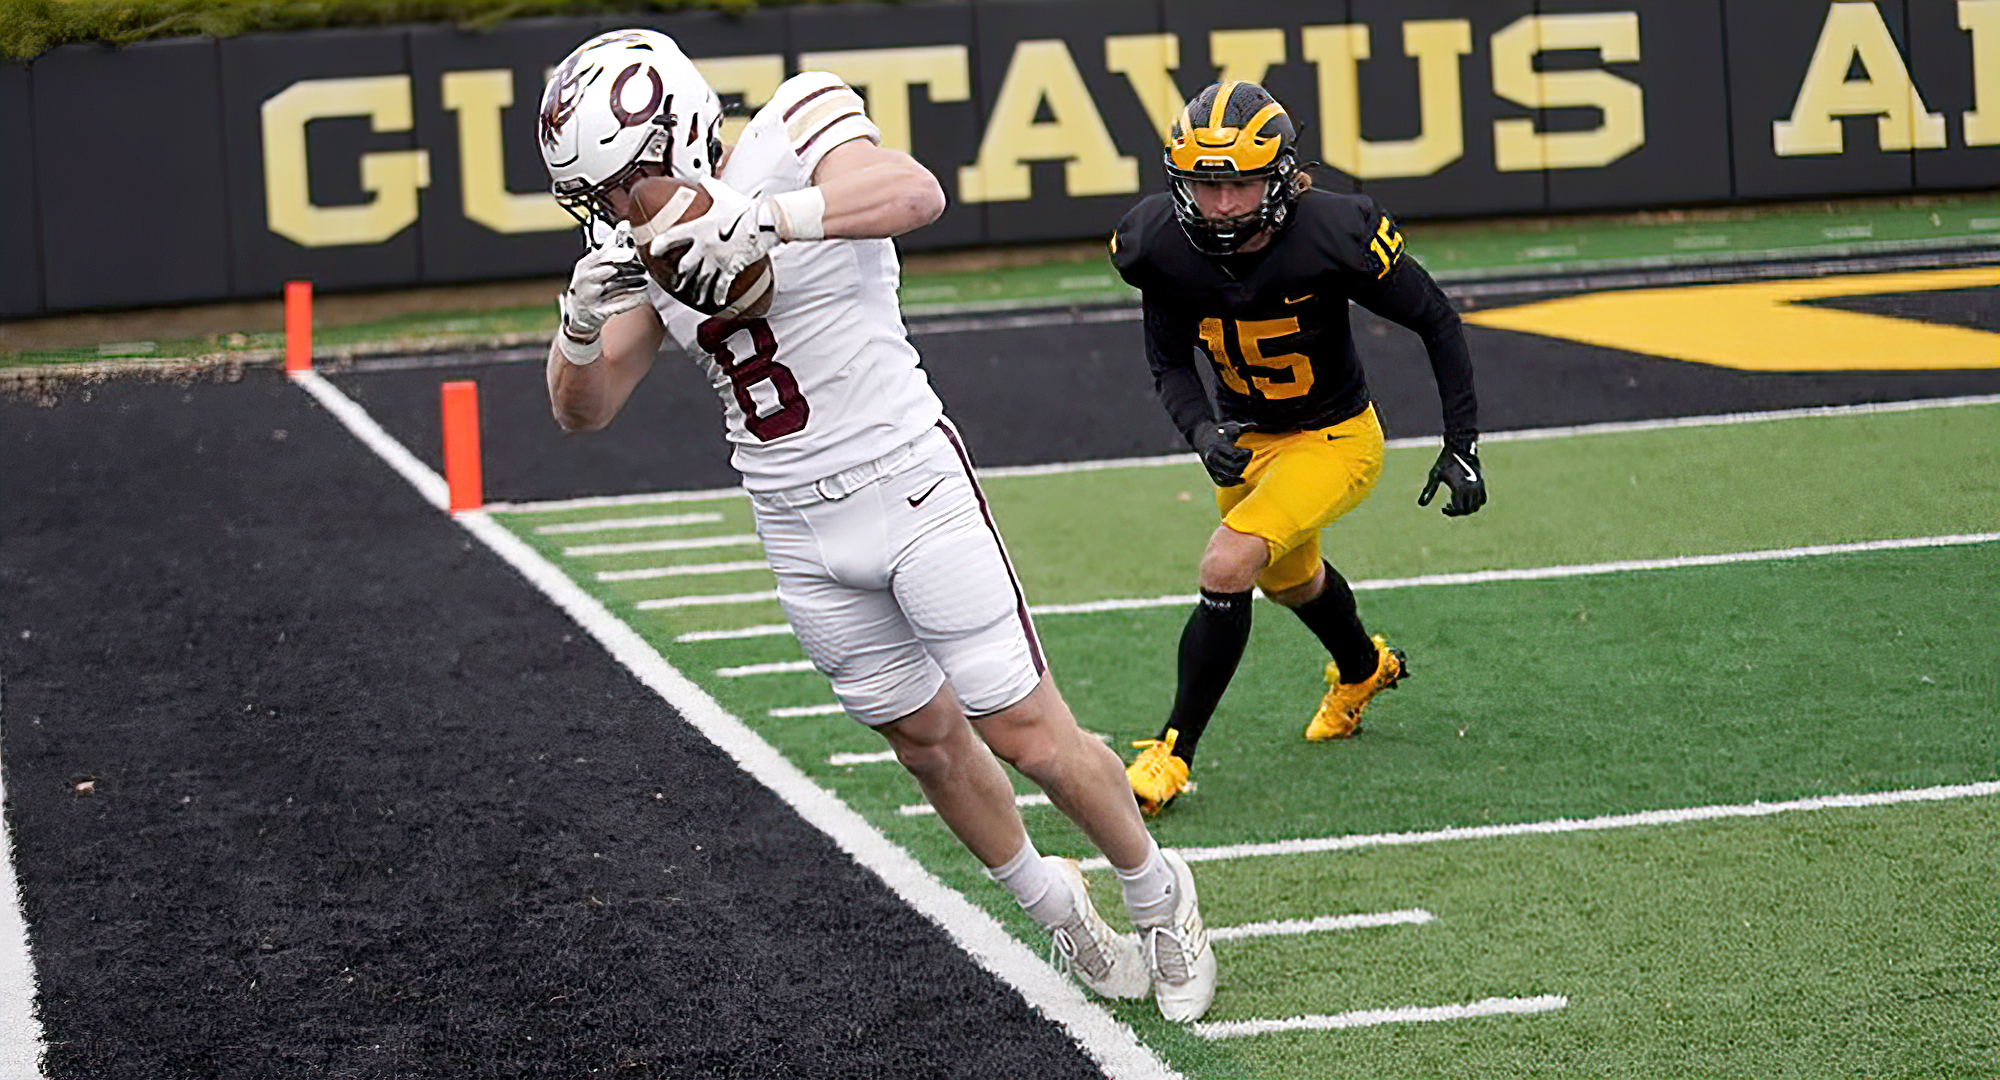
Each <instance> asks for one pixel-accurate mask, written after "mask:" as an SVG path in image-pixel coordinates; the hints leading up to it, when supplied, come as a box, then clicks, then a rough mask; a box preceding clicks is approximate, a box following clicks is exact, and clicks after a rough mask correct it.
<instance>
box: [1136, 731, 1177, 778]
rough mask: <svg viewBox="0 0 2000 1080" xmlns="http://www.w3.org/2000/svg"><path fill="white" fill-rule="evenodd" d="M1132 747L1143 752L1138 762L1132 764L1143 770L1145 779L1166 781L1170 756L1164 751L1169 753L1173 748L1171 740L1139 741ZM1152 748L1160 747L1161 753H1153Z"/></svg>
mask: <svg viewBox="0 0 2000 1080" xmlns="http://www.w3.org/2000/svg"><path fill="white" fill-rule="evenodd" d="M1132 745H1133V746H1135V747H1137V748H1139V749H1140V750H1143V751H1145V753H1142V754H1140V755H1139V760H1138V761H1136V762H1134V764H1136V765H1138V766H1139V767H1140V768H1142V769H1144V770H1145V772H1146V779H1148V780H1165V779H1167V760H1168V758H1169V757H1170V756H1171V755H1170V754H1169V753H1167V752H1166V751H1171V750H1172V749H1173V748H1174V743H1173V740H1172V739H1141V740H1139V741H1138V742H1135V743H1133V744H1132ZM1154 747H1161V748H1162V752H1161V753H1158V754H1155V753H1153V752H1152V751H1153V748H1154Z"/></svg>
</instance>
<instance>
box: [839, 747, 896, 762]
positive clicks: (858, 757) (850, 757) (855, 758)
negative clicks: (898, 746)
mask: <svg viewBox="0 0 2000 1080" xmlns="http://www.w3.org/2000/svg"><path fill="white" fill-rule="evenodd" d="M894 760H896V752H895V751H894V750H877V751H876V752H874V753H872V754H835V755H833V756H832V757H830V758H827V759H826V763H827V764H828V765H881V764H883V763H885V762H890V761H894Z"/></svg>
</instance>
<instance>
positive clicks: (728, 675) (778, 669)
mask: <svg viewBox="0 0 2000 1080" xmlns="http://www.w3.org/2000/svg"><path fill="white" fill-rule="evenodd" d="M812 669H813V662H812V661H810V660H780V661H778V662H777V663H775V664H744V665H743V666H742V667H722V668H716V669H715V673H716V674H717V675H719V676H721V677H722V678H725V679H740V678H742V677H744V676H745V675H783V674H785V673H787V672H792V671H811V670H812Z"/></svg>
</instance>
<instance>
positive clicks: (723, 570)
mask: <svg viewBox="0 0 2000 1080" xmlns="http://www.w3.org/2000/svg"><path fill="white" fill-rule="evenodd" d="M770 568H771V564H770V563H767V562H765V561H764V560H762V559H743V560H741V561H738V562H712V563H690V564H688V565H686V566H647V567H642V568H640V569H638V570H599V571H598V572H597V580H599V581H648V580H651V579H653V578H663V577H683V576H686V575H688V574H734V573H739V572H741V571H744V570H768V569H770Z"/></svg>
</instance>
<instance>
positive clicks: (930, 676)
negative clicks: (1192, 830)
mask: <svg viewBox="0 0 2000 1080" xmlns="http://www.w3.org/2000/svg"><path fill="white" fill-rule="evenodd" d="M721 122H722V109H721V103H720V101H719V99H718V98H717V97H716V95H715V93H714V91H713V90H711V89H710V88H709V86H708V84H707V83H706V81H704V80H703V79H702V77H701V75H700V73H699V72H698V71H697V70H696V69H695V67H694V65H693V64H692V63H690V62H689V61H688V59H687V58H686V56H684V55H683V54H682V53H681V51H680V49H679V48H678V46H676V45H675V43H674V42H673V40H672V39H671V38H668V37H666V36H665V35H662V34H659V33H655V32H652V31H645V30H624V31H615V32H612V33H608V34H604V35H600V36H599V37H596V38H593V39H592V40H590V41H588V42H585V43H584V44H583V45H582V46H580V47H579V48H578V49H577V50H576V51H575V52H573V53H571V54H570V56H569V57H568V59H566V60H564V61H563V63H562V64H561V65H560V66H559V67H557V68H556V70H555V72H554V74H553V75H552V76H551V78H550V80H549V84H548V88H547V91H546V92H545V94H544V96H543V101H542V108H541V120H540V142H541V149H542V154H543V159H544V161H545V162H546V163H547V165H548V167H549V175H550V179H551V181H552V186H553V190H554V191H555V193H556V197H557V198H558V200H560V201H561V202H562V203H563V204H564V205H565V206H568V207H570V208H571V210H572V212H573V213H576V214H577V216H578V218H579V219H580V220H582V221H583V222H584V224H585V226H586V229H587V232H588V235H589V236H590V238H591V240H592V241H593V243H592V246H591V248H590V250H589V251H587V252H586V253H585V254H584V256H583V257H582V258H581V259H579V260H578V261H577V264H576V269H575V272H574V274H573V275H572V277H571V282H570V287H569V289H568V291H567V292H565V293H564V294H563V296H562V298H561V308H562V316H563V321H562V329H561V330H560V331H558V332H557V334H556V337H555V340H554V341H553V342H552V343H551V344H550V347H549V360H548V384H549V396H550V401H551V403H552V405H553V407H554V411H555V414H556V418H557V420H558V422H560V423H561V424H562V426H563V427H564V428H565V429H567V430H570V431H585V430H592V429H596V428H600V427H603V426H604V425H605V424H607V423H609V422H610V421H611V419H612V417H613V416H615V415H616V414H617V412H618V411H619V409H620V408H621V407H622V406H623V405H624V403H625V401H626V399H627V398H628V397H629V396H630V394H631V392H632V390H633V388H634V387H635V386H636V385H637V383H638V381H639V379H640V378H641V377H642V376H644V375H645V373H646V371H647V370H648V369H649V368H650V367H651V366H652V363H653V358H654V354H655V352H656V351H657V350H658V349H659V347H660V345H661V343H662V341H663V340H664V338H665V337H666V335H668V334H671V335H672V336H673V337H674V339H675V340H676V341H677V342H678V343H679V344H680V345H681V347H682V348H683V349H684V350H685V351H686V352H687V353H688V354H689V355H691V356H693V357H694V358H695V359H696V361H697V362H698V363H699V364H701V366H702V367H703V369H704V370H705V371H706V373H707V374H708V377H709V381H710V383H711V384H712V385H713V386H714V388H715V390H716V392H717V394H718V396H719V397H720V398H721V402H722V407H723V412H724V413H725V415H726V418H727V431H728V438H729V440H730V442H731V444H732V446H733V452H732V457H731V461H732V463H733V464H734V466H735V468H736V469H737V471H738V472H739V473H741V474H742V477H743V486H744V488H745V489H746V491H747V492H748V494H749V496H750V501H751V505H752V507H753V508H754V511H755V515H756V521H757V532H758V535H759V537H760V538H761V539H762V540H763V543H764V549H765V554H766V556H767V558H768V559H769V561H770V564H771V569H772V570H773V571H774V572H775V574H776V575H777V581H778V599H779V602H780V604H781V606H782V607H783V608H784V611H785V617H786V619H787V620H788V621H789V622H790V623H791V626H792V628H793V630H794V631H795V632H796V634H797V635H798V639H799V643H800V645H801V646H803V647H804V649H805V651H806V654H807V655H808V656H809V657H811V658H812V661H813V664H814V666H816V667H817V668H818V669H819V670H820V671H821V672H823V673H824V674H825V675H826V676H827V678H828V679H829V680H830V681H831V682H832V684H833V689H834V693H835V694H836V696H838V697H839V699H840V702H841V705H842V706H843V708H844V709H845V710H846V712H847V713H848V715H849V716H851V717H853V718H854V719H855V720H858V721H860V722H862V723H864V724H867V725H869V726H871V727H873V728H874V729H875V730H877V731H879V732H881V733H882V735H883V736H884V737H885V738H887V739H888V741H889V745H890V746H891V747H892V748H893V749H894V750H895V753H896V757H897V759H898V760H899V761H900V762H902V764H903V766H904V767H905V768H906V769H908V770H909V772H910V773H911V775H913V776H914V777H915V778H916V780H917V783H918V785H919V786H920V787H921V788H922V789H923V792H924V795H925V796H926V797H927V798H928V799H929V800H930V803H931V805H932V806H933V807H935V808H936V809H937V812H938V815H939V817H941V818H942V819H943V820H944V822H945V824H946V825H947V826H948V827H949V828H950V829H951V830H952V832H953V833H954V834H956V835H957V837H958V838H959V840H960V841H961V842H963V843H964V844H965V846H966V848H967V849H969V850H970V851H971V852H972V854H973V855H974V856H976V857H977V858H978V859H979V860H980V862H981V863H983V864H984V865H985V866H986V868H987V871H988V873H989V874H991V875H992V876H993V878H994V879H995V880H997V881H999V882H1000V883H1001V884H1002V885H1004V886H1005V887H1006V888H1007V889H1008V890H1009V891H1011V892H1012V894H1013V895H1014V897H1015V899H1016V900H1017V901H1019V902H1020V904H1021V906H1022V907H1023V908H1025V909H1026V910H1027V912H1028V913H1029V915H1031V916H1032V917H1033V918H1034V919H1035V920H1036V921H1037V922H1038V923H1040V924H1041V925H1042V926H1043V927H1045V928H1047V929H1048V930H1049V931H1050V932H1051V933H1052V935H1053V937H1054V942H1055V948H1056V952H1057V954H1058V955H1059V956H1060V957H1061V958H1062V960H1063V961H1064V962H1065V964H1066V966H1068V967H1069V968H1070V969H1071V970H1072V971H1074V972H1075V973H1076V974H1077V976H1078V977H1079V979H1080V980H1081V981H1082V982H1083V983H1084V985H1086V986H1088V987H1089V988H1090V989H1092V990H1093V991H1095V992H1097V993H1099V994H1102V995H1106V996H1112V997H1126V998H1140V997H1144V996H1145V995H1146V994H1147V993H1148V992H1149V991H1151V992H1152V993H1153V994H1154V995H1155V996H1156V999H1157V1001H1158V1004H1159V1007H1160V1011H1161V1013H1162V1014H1163V1015H1165V1016H1166V1017H1167V1018H1169V1019H1172V1020H1180V1021H1188V1020H1194V1019H1196V1018H1198V1017H1200V1016H1201V1014H1202V1013H1203V1012H1204V1011H1205V1010H1206V1009H1207V1008H1208V1005H1209V1002H1210V1000H1211V999H1212V998H1213V996H1214V991H1215V953H1214V950H1213V949H1212V948H1211V947H1210V945H1209V942H1208V936H1207V933H1206V931H1205V930H1204V929H1203V927H1202V922H1201V916H1200V909H1199V906H1198V904H1197V902H1196V897H1195V888H1194V878H1193V876H1192V875H1191V874H1190V873H1189V871H1188V868H1187V864H1186V862H1184V861H1183V860H1182V859H1181V858H1180V856H1178V855H1177V854H1175V853H1173V852H1170V851H1162V850H1161V849H1160V847H1159V846H1158V845H1157V844H1156V843H1154V841H1153V838H1152V836H1151V835H1150V834H1149V833H1148V832H1147V831H1146V827H1145V824H1144V822H1143V820H1142V819H1141V818H1140V816H1139V812H1138V809H1137V806H1136V804H1135V803H1134V801H1133V798H1132V794H1131V791H1130V789H1129V787H1128V786H1127V784H1126V781H1125V774H1124V769H1123V766H1122V763H1121V762H1120V761H1119V759H1118V756H1117V754H1116V753H1114V752H1113V751H1112V750H1111V749H1110V748H1109V747H1107V746H1105V745H1104V744H1103V743H1101V742H1099V741H1098V740H1096V739H1094V738H1092V737H1090V736H1088V735H1086V734H1084V733H1083V732H1082V731H1081V730H1080V729H1079V728H1078V727H1077V724H1076V720H1075V718H1074V717H1073V716H1072V715H1071V713H1070V710H1069V707H1068V705H1066V704H1065V703H1064V701H1063V698H1062V695H1061V694H1060V693H1059V692H1058V691H1057V690H1056V686H1055V683H1054V682H1053V681H1052V680H1051V679H1050V677H1049V674H1048V671H1047V668H1046V665H1045V664H1044V662H1043V659H1042V654H1041V648H1040V644H1039V642H1038V641H1037V640H1036V637H1035V629H1034V625H1033V623H1032V622H1031V621H1030V619H1029V617H1028V607H1027V601H1026V600H1025V598H1024V597H1023V596H1022V594H1021V587H1020V583H1019V581H1018V580H1017V579H1016V578H1015V575H1014V571H1013V567H1012V566H1011V564H1009V562H1008V561H1007V554H1006V550H1005V548H1004V547H1003V546H1002V544H1001V540H1000V534H999V532H998V530H997V529H996V528H995V527H994V524H993V520H992V517H991V516H990V514H988V512H987V508H986V503H985V499H984V497H983V496H982V495H981V493H980V490H979V485H978V483H977V482H976V481H975V480H974V478H973V474H972V466H971V461H970V459H969V458H968V457H967V455H966V452H965V449H964V447H963V445H962V444H961V443H960V441H959V438H958V435H957V432H956V431H955V430H954V429H953V428H952V426H951V424H950V422H949V421H947V420H946V419H945V418H944V415H943V408H942V406H941V405H940V404H939V402H938V399H937V395H936V394H935V393H933V392H932V390H931V387H930V383H929V380H928V379H927V378H926V377H925V375H924V373H923V370H922V369H921V368H920V367H919V366H918V357H917V352H916V349H915V348H914V347H912V346H911V344H910V343H909V340H908V338H907V336H906V335H905V331H904V328H903V323H902V315H901V312H900V309H899V308H898V306H897V300H896V289H897V285H898V281H899V276H900V275H899V268H898V264H897V260H896V251H895V246H894V244H893V243H892V242H891V240H890V238H891V237H895V236H900V235H902V234H903V233H906V232H909V231H910V230H912V229H916V228H920V227H922V226H924V225H927V224H929V223H930V222H932V221H934V220H936V218H937V216H938V215H939V214H940V213H942V212H943V210H944V193H943V191H942V190H941V189H940V188H939V186H938V183H937V180H936V178H935V177H933V176H932V175H931V174H930V172H929V171H928V170H927V169H925V168H924V167H923V166H922V165H920V164H918V163H917V162H916V161H915V159H913V158H911V157H910V156H909V155H907V154H904V153H902V152H900V151H896V150H891V149H887V148H885V147H883V146H881V145H880V144H879V134H878V132H877V130H876V128H875V125H874V124H873V122H871V121H870V120H869V119H868V116H867V113H866V111H865V109H864V107H863V104H862V101H861V98H860V97H859V95H857V94H856V93H855V92H854V91H853V90H852V89H850V88H849V87H847V86H846V84H844V83H843V82H841V80H840V79H839V78H838V77H836V76H834V75H831V74H827V73H825V72H805V73H803V74H800V75H797V76H795V77H793V78H792V79H790V80H788V81H787V82H785V83H784V84H783V85H782V86H780V87H779V88H778V91H777V93H776V94H775V95H774V96H773V97H772V99H771V101H770V103H769V104H767V105H765V106H764V107H763V108H762V109H760V110H759V111H758V112H757V114H756V115H755V117H754V118H752V119H751V120H750V122H749V124H748V125H747V126H746V127H745V128H744V130H743V134H742V137H741V139H740V140H739V141H738V142H737V143H736V144H735V145H734V146H725V145H723V143H722V141H721V138H720V134H719V132H720V127H721ZM661 175H665V176H672V177H676V178H678V179H681V180H686V181H690V182H699V183H701V184H702V186H703V187H704V188H705V189H706V190H707V191H708V193H709V195H710V197H711V199H712V200H713V205H712V206H711V207H710V209H709V211H708V212H707V213H705V214H704V215H702V216H701V217H700V218H699V219H697V220H694V221H691V222H687V223H683V224H680V225H677V226H675V227H673V228H670V229H667V230H666V231H665V232H664V233H663V234H662V235H660V236H658V237H657V238H655V239H653V240H652V241H651V250H652V252H653V253H654V254H655V255H656V256H658V255H664V254H665V252H666V251H667V250H668V249H669V248H670V247H674V246H678V245H681V244H686V245H688V251H687V253H686V255H685V257H684V258H683V259H682V261H681V262H680V263H679V269H680V270H681V276H680V277H679V278H678V279H677V280H676V281H675V282H674V283H673V285H674V288H673V295H669V293H668V292H667V291H666V290H664V289H662V288H661V287H660V286H659V285H658V284H657V283H654V282H652V281H650V280H649V278H648V276H647V275H646V274H645V272H644V271H643V269H642V268H641V267H640V264H639V263H638V261H637V246H636V243H635V241H634V240H633V238H632V233H631V229H630V227H629V226H628V225H627V224H626V223H625V222H626V216H625V215H626V210H627V208H628V205H629V195H628V189H629V188H630V186H631V185H632V184H633V183H635V182H636V181H637V180H639V179H640V178H642V177H646V176H661ZM766 255H768V256H769V257H770V258H771V263H772V267H773V269H774V272H775V277H776V281H777V285H776V288H775V291H774V293H773V295H772V299H771V303H770V307H769V310H768V311H767V312H765V313H764V314H762V315H761V316H757V317H748V316H744V315H740V314H730V313H727V312H725V313H724V314H719V315H711V316H705V315H703V314H701V313H700V312H698V311H696V310H695V309H694V308H691V307H689V306H687V305H686V304H684V303H682V302H681V301H680V300H678V299H676V298H675V297H676V296H679V297H686V298H688V299H690V300H694V301H696V302H698V303H702V304H703V306H704V307H717V306H719V304H716V303H714V302H713V301H716V300H719V299H720V298H721V297H722V296H723V295H724V294H726V292H727V289H728V286H729V283H730V281H732V280H733V279H734V278H735V276H736V274H737V272H738V271H740V270H742V269H743V268H745V267H748V266H750V265H752V264H753V263H755V262H756V261H757V260H758V259H759V258H762V257H764V256H766ZM704 301H707V302H704ZM995 755H998V757H997V759H996V756H995ZM1001 760H1004V761H1006V762H1008V763H1009V764H1011V765H1013V766H1014V767H1015V768H1016V769H1018V770H1019V771H1020V772H1021V773H1022V774H1023V775H1025V776H1027V777H1028V778H1029V779H1031V780H1033V781H1034V782H1035V783H1036V784H1038V785H1039V786H1040V787H1041V788H1042V790H1043V791H1045V792H1047V793H1048V796H1049V799H1050V801H1051V802H1052V803H1054V804H1055V806H1056V807H1057V808H1058V809H1060V810H1061V811H1062V812H1063V813H1064V814H1066V815H1068V816H1069V818H1070V819H1071V820H1072V821H1074V822H1076V824H1077V825H1078V826H1079V827H1080V828H1082V829H1083V831H1084V833H1085V834H1086V835H1088V836H1089V838H1090V840H1091V842H1092V843H1093V844H1095V845H1096V846H1097V847H1098V849H1099V850H1101V851H1102V852H1104V854H1105V856H1106V858H1107V859H1108V860H1109V861H1110V863H1111V865H1112V867H1113V868H1114V869H1115V870H1116V871H1117V876H1118V879H1119V882H1120V884H1121V885H1122V886H1123V893H1124V900H1125V903H1126V906H1127V908H1128V910H1129V911H1130V912H1131V915H1132V921H1133V925H1134V926H1135V927H1137V928H1138V931H1139V932H1138V934H1136V935H1119V934H1116V933H1114V932H1113V931H1112V930H1111V928H1110V927H1109V926H1108V925H1107V924H1106V923H1105V922H1104V920H1103V919H1102V918H1101V917H1100V916H1099V915H1098V914H1097V912H1096V909H1095V907H1094V906H1093V905H1092V903H1091V900H1090V896H1089V893H1088V891H1087V889H1086V887H1085V882H1084V879H1083V876H1082V874H1081V873H1080V872H1079V871H1078V870H1077V867H1076V864H1075V863H1074V862H1071V861H1069V860H1066V859H1058V858H1054V857H1043V856H1041V855H1040V854H1038V853H1037V852H1036V850H1035V847H1034V844H1033V843H1032V842H1031V841H1030V840H1029V837H1028V834H1027V831H1026V830H1025V829H1024V828H1023V826H1022V823H1021V816H1020V813H1019V811H1018V810H1017V809H1016V808H1015V806H1014V791H1013V786H1012V784H1011V783H1010V782H1009V781H1008V779H1007V775H1006V773H1005V771H1004V770H1003V769H1002V768H1001V766H1000V761H1001Z"/></svg>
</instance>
